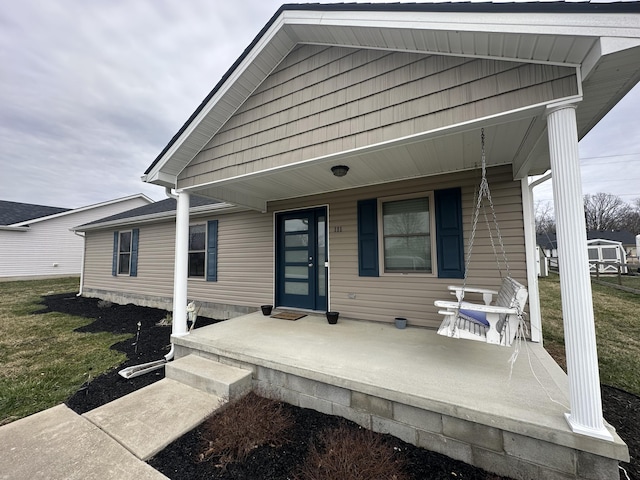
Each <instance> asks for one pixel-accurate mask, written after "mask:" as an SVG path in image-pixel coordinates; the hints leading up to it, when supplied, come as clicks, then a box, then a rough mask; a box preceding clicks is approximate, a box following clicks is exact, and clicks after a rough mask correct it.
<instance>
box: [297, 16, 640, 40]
mask: <svg viewBox="0 0 640 480" xmlns="http://www.w3.org/2000/svg"><path fill="white" fill-rule="evenodd" d="M284 15H285V19H286V23H294V24H299V25H305V24H306V25H331V26H336V27H340V26H344V27H373V28H391V29H416V30H443V31H447V30H452V31H465V32H484V33H513V34H534V35H577V36H581V37H636V38H637V37H640V25H639V23H638V18H637V17H638V16H637V15H631V14H626V13H625V14H615V13H601V14H599V13H570V14H564V15H563V14H561V13H557V12H554V13H530V12H529V13H491V12H375V11H368V12H357V11H342V12H338V11H336V12H313V11H286V12H284Z"/></svg>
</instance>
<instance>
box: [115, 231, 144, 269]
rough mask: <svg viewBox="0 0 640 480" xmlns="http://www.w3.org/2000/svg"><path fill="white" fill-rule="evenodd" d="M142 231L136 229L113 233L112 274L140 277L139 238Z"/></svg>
mask: <svg viewBox="0 0 640 480" xmlns="http://www.w3.org/2000/svg"><path fill="white" fill-rule="evenodd" d="M139 235H140V230H139V229H137V228H134V229H132V230H127V231H125V232H117V231H116V232H113V265H112V267H111V274H112V275H113V276H116V275H129V276H130V277H135V276H137V275H138V237H139Z"/></svg>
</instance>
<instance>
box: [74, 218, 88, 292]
mask: <svg viewBox="0 0 640 480" xmlns="http://www.w3.org/2000/svg"><path fill="white" fill-rule="evenodd" d="M73 233H74V234H76V235H77V236H79V237H81V238H82V260H81V261H80V288H79V291H78V293H77V294H76V297H81V296H82V289H83V287H84V257H86V255H87V240H86V238H85V236H84V235H83V234H80V233H78V232H76V231H75V230H74V231H73Z"/></svg>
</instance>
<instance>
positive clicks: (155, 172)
mask: <svg viewBox="0 0 640 480" xmlns="http://www.w3.org/2000/svg"><path fill="white" fill-rule="evenodd" d="M283 25H284V21H283V15H280V17H278V19H277V20H275V21H274V22H273V24H272V25H271V28H269V30H267V32H265V34H264V35H263V36H262V37H261V38H260V40H259V41H258V42H257V43H256V45H255V46H254V47H253V49H252V50H251V52H249V54H248V55H247V56H246V57H245V58H244V59H243V60H242V62H241V63H240V65H238V66H237V67H236V69H235V70H234V71H233V72H232V73H231V75H229V78H227V80H226V81H225V82H224V84H223V85H222V86H221V87H220V89H219V90H218V91H217V92H216V93H215V94H214V95H213V97H211V99H210V100H209V101H208V102H207V104H206V105H205V106H204V108H203V109H202V110H200V112H199V113H198V115H196V117H195V118H194V119H193V120H192V121H191V123H190V124H189V125H188V126H187V128H185V130H184V132H182V135H180V137H179V138H178V139H177V140H176V141H175V142H174V143H173V145H171V147H170V148H169V150H167V151H166V152H165V154H164V155H163V156H162V158H161V159H160V160H159V161H158V163H157V164H156V165H155V166H154V167H153V169H152V170H151V171H150V172H149V173H148V174H147V175H146V177H147V178H146V179H145V181H146V182H149V183H154V180H157V179H159V175H161V172H160V170H162V168H163V167H164V166H165V165H166V164H167V163H168V162H169V161H170V159H171V157H173V155H174V154H175V153H176V152H177V151H178V150H179V149H180V147H181V146H182V144H183V143H184V142H185V141H186V140H187V139H188V138H189V137H190V136H191V134H192V133H193V132H194V130H195V129H196V128H197V127H198V125H200V123H201V122H202V121H203V120H204V119H205V118H206V117H207V115H208V114H209V113H210V112H211V110H212V109H213V108H214V107H215V106H216V104H217V103H218V102H219V101H220V99H221V98H222V97H223V96H224V95H225V94H226V93H227V92H228V91H229V89H230V88H231V87H232V86H233V85H234V84H235V83H236V81H237V80H238V79H239V78H240V77H241V76H242V74H243V73H244V71H245V70H246V69H247V67H248V66H249V65H251V63H252V62H253V61H254V60H255V59H256V57H258V56H259V55H260V53H261V52H262V50H263V49H264V48H265V46H267V45H268V44H269V42H271V40H272V39H273V37H274V36H275V35H276V34H277V33H278V31H279V30H280V29H281V28H282V27H283ZM232 115H233V114H232ZM215 133H216V132H212V133H211V137H213V135H214V134H215ZM190 161H191V159H190V160H189V162H190ZM189 162H187V163H186V164H185V165H184V166H186V165H188V164H189ZM184 166H183V167H184ZM176 178H177V176H176ZM163 185H164V184H163ZM173 185H174V186H175V182H174V184H173Z"/></svg>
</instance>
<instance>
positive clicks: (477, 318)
mask: <svg viewBox="0 0 640 480" xmlns="http://www.w3.org/2000/svg"><path fill="white" fill-rule="evenodd" d="M460 315H462V316H463V317H465V318H466V319H468V320H471V321H472V322H476V323H480V324H481V325H484V326H485V327H490V326H491V325H490V324H489V322H488V321H487V314H486V313H485V312H476V311H475V310H460Z"/></svg>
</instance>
